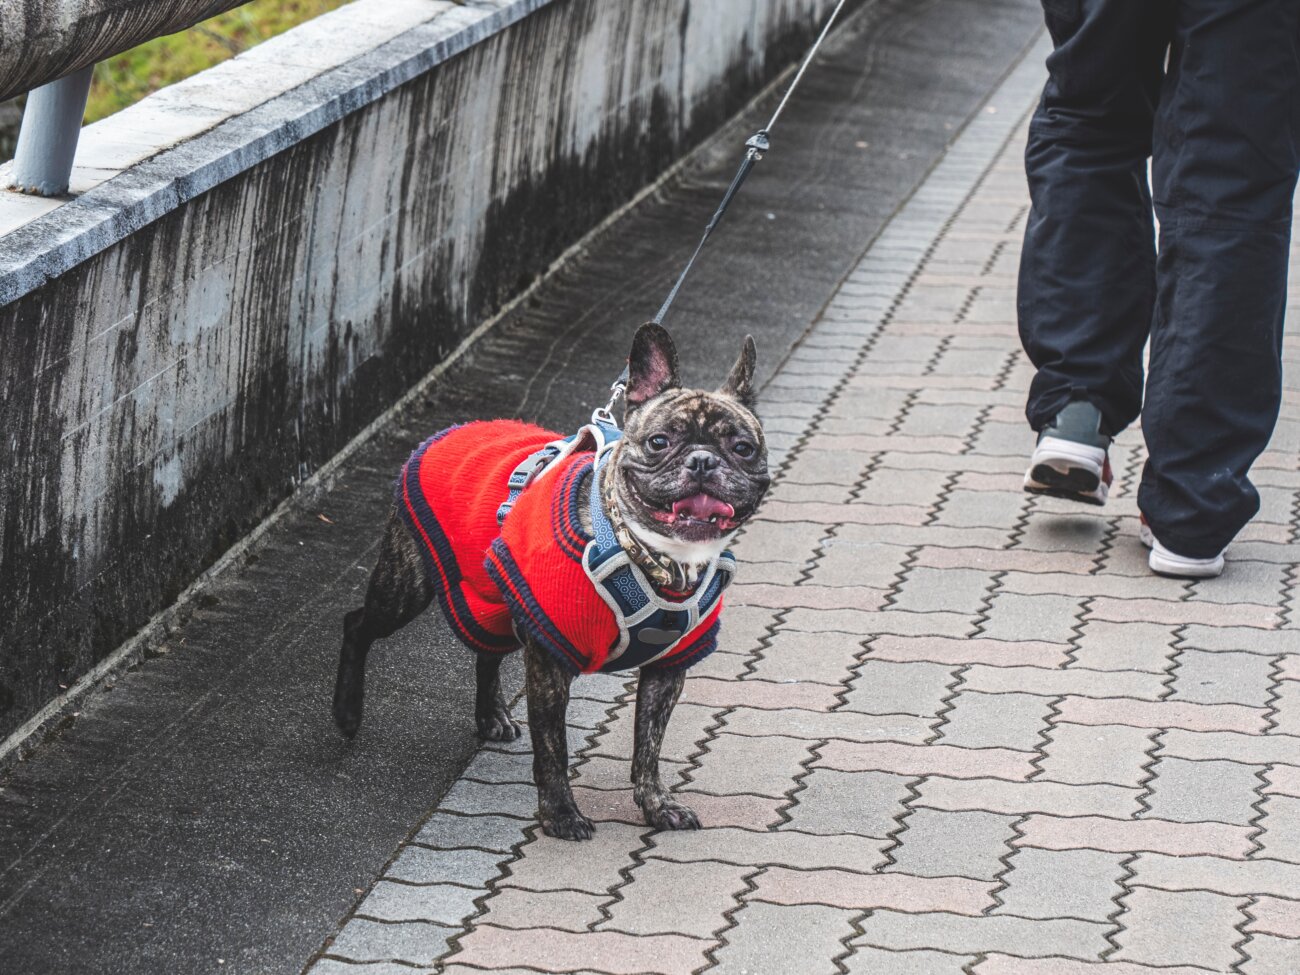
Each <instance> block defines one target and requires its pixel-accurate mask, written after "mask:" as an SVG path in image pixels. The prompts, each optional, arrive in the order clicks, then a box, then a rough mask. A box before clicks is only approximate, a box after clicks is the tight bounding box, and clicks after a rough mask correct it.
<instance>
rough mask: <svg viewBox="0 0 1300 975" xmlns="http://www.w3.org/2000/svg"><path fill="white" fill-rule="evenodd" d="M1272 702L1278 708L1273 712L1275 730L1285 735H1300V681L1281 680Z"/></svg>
mask: <svg viewBox="0 0 1300 975" xmlns="http://www.w3.org/2000/svg"><path fill="white" fill-rule="evenodd" d="M1272 703H1273V707H1275V708H1276V709H1277V710H1276V711H1275V713H1274V714H1273V730H1275V731H1277V732H1278V733H1279V734H1283V735H1300V681H1294V680H1285V681H1281V682H1280V683H1279V684H1278V685H1277V698H1276V700H1274V701H1273V702H1272Z"/></svg>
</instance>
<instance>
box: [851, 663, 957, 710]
mask: <svg viewBox="0 0 1300 975" xmlns="http://www.w3.org/2000/svg"><path fill="white" fill-rule="evenodd" d="M955 672H956V668H953V667H944V666H941V665H939V664H929V663H905V664H897V663H890V662H888V661H884V660H870V659H868V660H867V661H866V662H865V663H863V664H862V666H861V667H860V668H859V669H858V676H857V679H856V680H854V681H853V684H852V685H851V687H850V688H849V692H848V694H846V695H845V698H844V707H845V708H846V709H847V710H851V711H862V712H865V713H867V714H914V715H918V716H921V717H931V716H934V715H936V714H938V713H939V711H940V709H941V708H942V707H943V703H944V699H945V697H947V695H948V688H949V686H950V685H951V684H952V683H953V682H954V680H955V677H954V673H955Z"/></svg>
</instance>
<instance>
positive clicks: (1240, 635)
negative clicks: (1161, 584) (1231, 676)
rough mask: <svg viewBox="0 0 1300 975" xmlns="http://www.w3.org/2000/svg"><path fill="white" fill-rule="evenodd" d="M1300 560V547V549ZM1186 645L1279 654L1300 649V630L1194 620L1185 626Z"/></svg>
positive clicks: (1199, 648) (1183, 638) (1183, 632)
mask: <svg viewBox="0 0 1300 975" xmlns="http://www.w3.org/2000/svg"><path fill="white" fill-rule="evenodd" d="M1296 555H1297V560H1300V547H1298V548H1297V551H1296ZM1182 641H1183V645H1184V646H1189V647H1196V649H1198V650H1240V651H1242V652H1243V653H1262V654H1264V655H1266V656H1270V657H1272V656H1277V655H1278V654H1284V653H1300V633H1296V632H1294V631H1293V630H1273V631H1271V632H1270V631H1267V630H1257V629H1254V628H1248V627H1244V626H1206V625H1204V624H1201V623H1191V624H1188V625H1187V626H1185V627H1184V628H1183V631H1182Z"/></svg>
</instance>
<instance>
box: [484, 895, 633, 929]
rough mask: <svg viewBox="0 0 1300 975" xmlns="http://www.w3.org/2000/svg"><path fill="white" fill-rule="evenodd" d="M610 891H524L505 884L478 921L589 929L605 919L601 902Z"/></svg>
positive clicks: (504, 925)
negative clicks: (599, 892)
mask: <svg viewBox="0 0 1300 975" xmlns="http://www.w3.org/2000/svg"><path fill="white" fill-rule="evenodd" d="M608 900H609V896H608V895H607V894H588V893H583V892H580V891H576V890H548V891H535V890H524V889H522V888H520V887H502V888H501V889H500V890H498V891H496V892H495V893H494V894H493V895H492V896H491V897H490V898H489V899H488V901H487V904H486V907H487V914H486V915H484V916H483V917H481V918H478V919H477V921H476V923H478V924H492V925H496V926H497V927H502V928H559V929H561V930H563V931H586V930H588V929H589V928H590V927H591V926H592V925H594V924H596V923H598V922H600V921H602V920H604V918H605V915H604V914H603V913H602V912H601V910H600V908H601V905H602V904H604V903H606V902H607V901H608Z"/></svg>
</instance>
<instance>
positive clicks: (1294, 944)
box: [1241, 934, 1300, 975]
mask: <svg viewBox="0 0 1300 975" xmlns="http://www.w3.org/2000/svg"><path fill="white" fill-rule="evenodd" d="M1241 950H1242V951H1243V952H1244V953H1245V954H1246V955H1248V956H1249V961H1247V962H1246V963H1245V964H1244V965H1242V966H1241V971H1242V972H1243V973H1244V975H1295V973H1296V972H1300V941H1296V940H1293V939H1290V938H1277V937H1274V936H1273V935H1270V934H1257V935H1254V936H1253V937H1252V938H1251V939H1250V940H1249V941H1248V942H1246V943H1245V944H1244V945H1242V946H1241Z"/></svg>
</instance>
